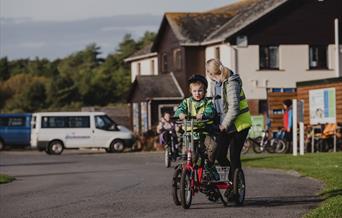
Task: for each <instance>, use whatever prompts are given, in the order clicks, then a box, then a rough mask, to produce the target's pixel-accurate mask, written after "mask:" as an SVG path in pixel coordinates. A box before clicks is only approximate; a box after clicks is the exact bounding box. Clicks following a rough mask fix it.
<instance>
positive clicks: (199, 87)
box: [190, 83, 205, 101]
mask: <svg viewBox="0 0 342 218" xmlns="http://www.w3.org/2000/svg"><path fill="white" fill-rule="evenodd" d="M190 91H191V95H192V97H193V98H194V99H195V100H196V101H199V100H202V99H203V98H204V95H205V90H204V85H203V84H201V83H192V84H190Z"/></svg>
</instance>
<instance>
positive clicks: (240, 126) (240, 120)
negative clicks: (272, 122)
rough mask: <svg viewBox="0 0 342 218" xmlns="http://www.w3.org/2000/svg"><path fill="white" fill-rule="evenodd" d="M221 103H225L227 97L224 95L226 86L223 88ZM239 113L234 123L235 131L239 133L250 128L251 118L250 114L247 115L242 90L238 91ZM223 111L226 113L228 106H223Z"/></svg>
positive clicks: (247, 110) (246, 104)
mask: <svg viewBox="0 0 342 218" xmlns="http://www.w3.org/2000/svg"><path fill="white" fill-rule="evenodd" d="M223 89H224V90H223V93H224V94H223V101H224V103H225V102H227V95H226V93H227V92H226V86H225V85H224V86H223ZM239 106H240V112H239V115H238V116H237V118H236V119H235V121H234V126H235V129H236V130H237V131H238V132H240V131H241V130H244V129H246V128H249V127H251V126H252V118H251V114H250V113H249V108H248V103H247V99H246V96H245V93H244V92H243V90H242V88H241V91H240V104H239ZM224 111H226V112H227V111H228V105H227V104H224Z"/></svg>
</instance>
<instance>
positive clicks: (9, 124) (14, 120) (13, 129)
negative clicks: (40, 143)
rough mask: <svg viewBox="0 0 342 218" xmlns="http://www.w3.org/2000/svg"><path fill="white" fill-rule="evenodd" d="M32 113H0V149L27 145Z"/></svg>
mask: <svg viewBox="0 0 342 218" xmlns="http://www.w3.org/2000/svg"><path fill="white" fill-rule="evenodd" d="M31 117H32V114H29V113H22V114H0V150H3V149H4V148H5V147H7V148H10V147H18V146H22V147H23V146H29V145H30V137H31Z"/></svg>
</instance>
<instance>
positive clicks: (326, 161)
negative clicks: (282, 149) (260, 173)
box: [242, 152, 342, 218]
mask: <svg viewBox="0 0 342 218" xmlns="http://www.w3.org/2000/svg"><path fill="white" fill-rule="evenodd" d="M242 161H243V166H248V167H259V168H273V169H283V170H295V171H297V172H299V173H300V174H301V175H303V176H309V177H312V178H316V179H319V180H321V181H322V182H324V183H325V187H324V190H323V191H322V192H321V193H320V195H321V196H322V197H323V198H324V201H323V203H321V204H320V206H319V207H318V208H316V209H314V210H312V211H310V212H309V213H308V214H306V215H305V217H306V218H316V217H329V218H333V217H336V218H337V217H339V218H340V217H342V153H341V152H338V153H314V154H311V153H309V154H305V155H304V156H292V155H290V154H284V155H260V156H259V155H258V156H254V157H243V160H242Z"/></svg>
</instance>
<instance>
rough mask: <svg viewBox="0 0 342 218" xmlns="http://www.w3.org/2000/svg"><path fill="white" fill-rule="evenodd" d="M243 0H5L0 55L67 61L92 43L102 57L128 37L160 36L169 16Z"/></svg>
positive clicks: (1, 10)
mask: <svg viewBox="0 0 342 218" xmlns="http://www.w3.org/2000/svg"><path fill="white" fill-rule="evenodd" d="M235 1H237V0H0V57H5V56H6V57H8V58H9V59H10V60H13V59H20V58H31V59H32V58H35V57H38V58H48V59H50V60H53V59H56V58H63V57H66V56H68V55H70V54H72V53H74V52H77V51H80V50H82V49H84V48H85V47H86V46H87V45H89V44H91V43H96V44H97V45H98V46H100V48H101V50H100V51H101V52H102V56H106V55H107V54H109V53H113V52H115V49H116V48H117V45H118V43H119V42H120V41H121V40H122V39H123V36H124V35H125V34H127V33H129V34H131V35H132V37H133V38H134V39H138V38H140V37H141V36H143V34H144V32H145V31H153V32H157V31H158V28H159V25H160V23H161V20H162V15H163V14H164V13H165V12H203V11H206V10H210V9H213V8H217V7H221V6H224V5H227V4H230V3H232V2H235Z"/></svg>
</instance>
